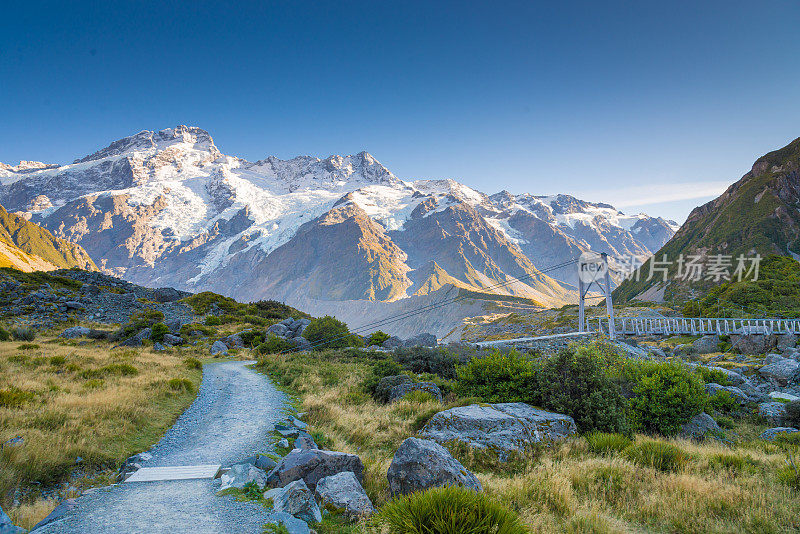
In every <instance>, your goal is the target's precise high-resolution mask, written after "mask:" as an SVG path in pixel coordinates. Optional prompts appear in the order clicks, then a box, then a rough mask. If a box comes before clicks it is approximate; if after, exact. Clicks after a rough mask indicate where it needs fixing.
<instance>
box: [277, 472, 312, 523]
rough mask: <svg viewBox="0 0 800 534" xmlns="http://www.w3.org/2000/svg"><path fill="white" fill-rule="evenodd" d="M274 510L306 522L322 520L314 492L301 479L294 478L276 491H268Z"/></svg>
mask: <svg viewBox="0 0 800 534" xmlns="http://www.w3.org/2000/svg"><path fill="white" fill-rule="evenodd" d="M269 494H270V498H271V499H272V506H273V507H274V508H275V511H276V512H285V513H287V514H291V515H293V516H294V517H296V518H298V519H302V520H303V521H306V522H307V523H319V522H320V521H322V512H320V510H319V506H317V502H316V501H315V500H314V494H313V493H311V490H310V489H309V488H308V486H307V485H306V483H305V482H303V480H302V479H301V480H294V481H292V482H290V483H288V484H287V485H286V486H284V487H283V488H282V489H280V490H279V491H277V492H269Z"/></svg>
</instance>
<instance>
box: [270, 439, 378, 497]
mask: <svg viewBox="0 0 800 534" xmlns="http://www.w3.org/2000/svg"><path fill="white" fill-rule="evenodd" d="M345 471H350V472H352V473H354V474H355V476H356V478H357V479H358V480H359V482H360V481H362V480H363V479H364V464H362V463H361V458H359V457H358V456H356V455H355V454H348V453H346V452H334V451H322V450H319V449H306V450H301V449H294V450H292V451H291V452H290V453H289V454H287V455H286V456H285V457H284V458H283V459H282V460H281V461H280V463H278V465H277V466H276V467H275V469H273V470H272V471H271V472H270V473H269V475H268V476H267V483H268V484H269V485H270V486H272V487H283V486H285V485H286V484H288V483H289V482H294V481H295V480H300V479H302V480H303V481H304V482H305V483H306V485H307V486H308V487H309V488H311V490H314V489H315V488H316V487H317V482H318V481H319V480H320V479H323V478H325V477H328V476H331V475H335V474H337V473H342V472H345Z"/></svg>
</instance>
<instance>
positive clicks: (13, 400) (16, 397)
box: [0, 386, 36, 408]
mask: <svg viewBox="0 0 800 534" xmlns="http://www.w3.org/2000/svg"><path fill="white" fill-rule="evenodd" d="M34 398H36V393H34V392H33V391H26V390H23V389H19V388H18V387H15V386H10V387H8V388H6V389H0V408H19V407H21V406H23V405H24V404H27V403H29V402H31V401H32V400H33V399H34Z"/></svg>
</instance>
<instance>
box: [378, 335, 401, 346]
mask: <svg viewBox="0 0 800 534" xmlns="http://www.w3.org/2000/svg"><path fill="white" fill-rule="evenodd" d="M402 346H403V340H402V339H400V338H399V337H397V336H391V337H390V338H389V339H387V340H386V341H384V342H383V343H381V347H383V348H385V349H396V348H398V347H402Z"/></svg>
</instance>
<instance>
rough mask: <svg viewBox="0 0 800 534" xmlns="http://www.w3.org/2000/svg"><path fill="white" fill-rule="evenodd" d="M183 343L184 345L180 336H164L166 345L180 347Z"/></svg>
mask: <svg viewBox="0 0 800 534" xmlns="http://www.w3.org/2000/svg"><path fill="white" fill-rule="evenodd" d="M183 343H184V341H183V338H182V337H180V336H176V335H173V334H164V344H165V345H172V346H178V345H183Z"/></svg>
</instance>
